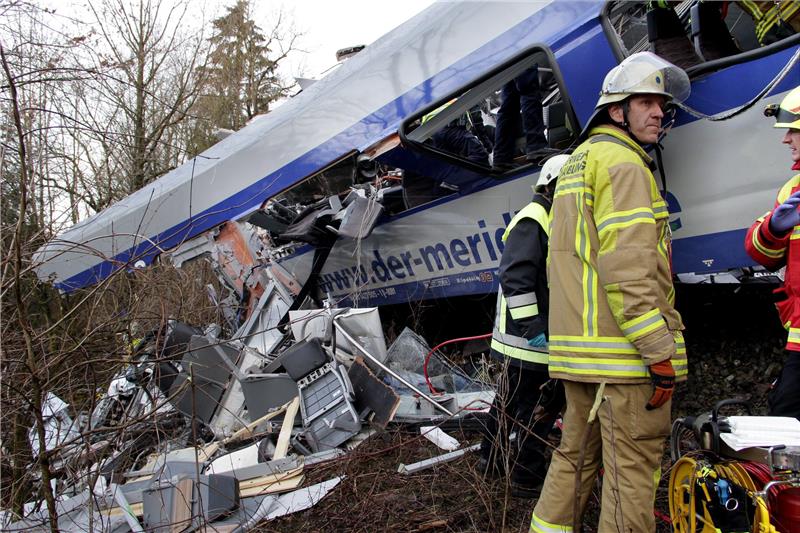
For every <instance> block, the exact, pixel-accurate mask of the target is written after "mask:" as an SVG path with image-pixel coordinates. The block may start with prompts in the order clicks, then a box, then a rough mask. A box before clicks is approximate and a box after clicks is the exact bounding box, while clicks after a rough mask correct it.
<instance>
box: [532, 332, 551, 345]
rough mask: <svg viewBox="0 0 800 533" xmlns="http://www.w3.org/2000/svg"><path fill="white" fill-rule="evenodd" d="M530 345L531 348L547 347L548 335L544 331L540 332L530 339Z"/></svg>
mask: <svg viewBox="0 0 800 533" xmlns="http://www.w3.org/2000/svg"><path fill="white" fill-rule="evenodd" d="M528 346H530V347H531V348H546V347H547V337H546V336H545V334H544V333H539V334H538V335H536V336H535V337H534V338H532V339H528Z"/></svg>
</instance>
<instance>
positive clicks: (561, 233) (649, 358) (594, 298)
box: [531, 52, 690, 533]
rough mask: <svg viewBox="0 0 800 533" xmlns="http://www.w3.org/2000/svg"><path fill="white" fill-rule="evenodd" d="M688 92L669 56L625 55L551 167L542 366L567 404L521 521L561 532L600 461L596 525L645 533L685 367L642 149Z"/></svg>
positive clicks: (664, 226)
mask: <svg viewBox="0 0 800 533" xmlns="http://www.w3.org/2000/svg"><path fill="white" fill-rule="evenodd" d="M689 90H690V86H689V79H688V77H687V76H686V73H684V72H683V70H681V69H680V68H678V67H676V66H674V65H672V64H671V63H668V62H666V61H664V60H663V59H661V58H659V57H658V56H656V55H654V54H651V53H650V52H640V53H638V54H634V55H632V56H630V57H628V58H627V59H626V60H625V61H623V62H622V63H621V64H620V65H618V66H617V67H615V68H614V69H612V70H611V71H610V72H609V73H608V74H607V75H606V78H605V80H604V81H603V87H602V91H601V93H600V98H599V100H598V101H597V105H596V106H595V112H594V114H593V115H592V117H591V118H590V119H589V122H588V123H587V125H586V128H585V129H584V131H583V133H582V138H583V139H585V140H584V142H583V143H582V144H581V145H580V146H579V147H578V148H577V149H576V150H575V152H573V154H572V156H571V157H570V159H569V160H568V161H567V162H566V164H565V165H564V167H563V168H562V171H561V175H560V177H559V181H558V186H557V188H556V193H555V198H554V201H553V208H552V209H553V211H552V226H551V233H550V264H549V267H548V275H549V281H550V309H551V312H550V324H549V326H550V327H549V330H550V346H549V347H550V359H549V371H550V376H551V377H554V378H560V379H561V380H562V381H563V383H564V388H565V393H566V399H567V407H566V411H565V413H564V429H563V433H562V440H561V445H560V446H559V448H558V451H557V452H555V453H554V454H553V459H552V462H551V464H550V469H549V470H548V472H547V478H546V479H545V483H544V487H543V489H542V495H541V498H540V499H539V501H538V503H537V505H536V508H535V509H534V512H533V516H532V519H531V531H535V532H546V533H552V532H571V531H573V528H574V527H575V524H574V523H573V506H574V503H575V502H574V498H575V496H574V495H575V490H576V486H575V485H576V477H577V476H576V468H579V469H580V486H579V501H578V508H579V510H580V513H579V514H581V513H582V512H583V509H584V508H585V505H586V502H587V500H588V498H589V495H590V493H591V487H592V483H593V481H594V478H595V476H596V474H597V471H598V469H599V468H600V465H601V462H602V465H603V467H604V470H605V474H604V478H603V491H602V507H601V509H602V510H601V513H600V524H599V531H600V532H601V533H602V532H611V531H613V532H617V531H619V532H623V531H624V532H626V533H627V532H636V533H641V532H648V531H655V521H654V518H653V504H654V498H655V491H656V487H657V486H658V482H659V479H660V474H661V470H660V465H661V457H662V452H663V446H664V440H665V437H666V436H667V435H668V434H669V430H670V420H671V419H670V407H671V398H672V391H673V388H674V386H675V382H676V381H680V380H683V379H685V378H686V374H687V364H686V348H685V346H684V342H683V337H682V335H681V330H682V329H683V324H682V322H681V317H680V315H679V314H678V312H677V311H676V310H675V307H674V298H675V291H674V288H673V286H672V274H671V266H670V259H671V258H670V253H671V251H670V229H669V218H668V217H669V213H668V212H667V204H666V202H665V201H664V199H663V198H662V197H661V194H660V192H659V190H658V187H657V185H656V181H655V179H654V177H653V173H652V170H653V168H654V165H653V160H652V159H651V158H650V156H648V155H647V152H646V151H645V149H644V148H643V147H644V146H647V145H651V144H654V143H656V142H657V141H658V139H659V135H660V134H661V133H662V129H661V126H662V119H663V117H664V109H665V107H666V106H667V104H668V103H669V102H670V101H682V100H683V99H685V98H686V97H687V96H688V94H689ZM595 402H598V403H599V408H598V409H596V410H594V409H593V405H595ZM590 412H596V417H597V421H596V422H594V421H590V420H589V419H590ZM582 448H583V453H581V449H582ZM579 529H580V528H578V529H576V530H575V531H578V530H579Z"/></svg>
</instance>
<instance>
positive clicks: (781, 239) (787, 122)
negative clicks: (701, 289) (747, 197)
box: [744, 87, 800, 419]
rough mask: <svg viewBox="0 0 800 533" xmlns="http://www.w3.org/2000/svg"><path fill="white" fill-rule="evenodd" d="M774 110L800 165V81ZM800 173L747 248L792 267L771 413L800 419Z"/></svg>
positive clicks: (782, 300)
mask: <svg viewBox="0 0 800 533" xmlns="http://www.w3.org/2000/svg"><path fill="white" fill-rule="evenodd" d="M764 114H765V115H767V116H774V117H775V119H776V122H775V127H776V128H784V129H786V134H785V135H784V136H783V143H784V144H787V145H789V149H790V150H791V156H792V162H793V165H792V170H800V87H796V88H795V89H793V90H792V91H791V92H789V94H787V95H786V97H785V98H784V99H783V101H782V102H781V104H780V106H776V105H775V104H772V105H770V106H768V107H767V108H766V109H765V110H764ZM798 205H800V174H798V175H796V176H795V177H793V178H791V179H790V180H789V181H787V182H786V184H785V185H784V186H783V187H782V188H781V190H780V191H778V198H777V200H776V201H775V207H774V208H773V209H772V211H769V212H767V213H766V214H765V215H764V216H762V217H760V218H758V219H757V220H756V221H755V223H753V225H752V226H750V230H749V231H748V232H747V236H746V237H745V241H744V246H745V249H746V250H747V253H748V254H749V255H750V257H752V258H753V259H755V260H756V261H757V262H759V263H760V264H762V265H763V266H765V267H766V268H768V269H770V270H777V269H779V268H781V267H783V266H785V267H786V274H785V275H784V283H783V285H782V286H781V287H779V288H778V289H776V290H775V291H774V292H775V294H776V296H777V300H778V301H777V303H776V307H777V308H778V314H779V315H780V319H781V323H782V324H783V325H784V326H785V327H786V329H788V330H789V337H788V339H787V342H786V353H787V359H786V364H784V366H783V370H781V375H780V376H779V377H778V379H777V381H776V382H775V383H774V384H773V385H772V389H771V390H770V392H769V396H768V398H767V399H768V404H769V414H770V415H774V416H793V417H796V418H798V419H800V278H799V277H798V276H800V240H798V239H797V238H796V237H795V236H796V235H798V234H800V213H798V211H797V207H798Z"/></svg>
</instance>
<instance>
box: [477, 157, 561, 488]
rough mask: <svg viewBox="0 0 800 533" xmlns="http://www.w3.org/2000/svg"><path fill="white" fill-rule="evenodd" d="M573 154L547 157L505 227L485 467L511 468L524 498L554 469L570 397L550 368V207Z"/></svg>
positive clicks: (515, 485) (483, 452)
mask: <svg viewBox="0 0 800 533" xmlns="http://www.w3.org/2000/svg"><path fill="white" fill-rule="evenodd" d="M567 158H568V156H567V155H563V154H561V155H556V156H554V157H551V158H550V159H548V160H547V161H546V162H545V164H544V165H543V166H542V170H541V172H540V173H539V179H538V180H537V182H536V186H535V187H534V196H533V200H532V201H531V202H530V203H529V204H528V205H527V206H525V207H524V208H523V209H522V210H521V211H520V212H519V213H517V214H516V216H514V218H512V219H511V222H510V223H509V224H508V227H507V228H506V231H505V233H504V234H503V242H504V243H505V247H504V248H503V255H502V257H501V258H500V268H499V273H500V288H499V290H498V292H497V311H496V316H495V322H494V331H493V332H492V344H491V354H492V357H493V358H495V359H498V360H499V361H501V363H502V364H503V372H502V374H501V376H500V379H499V380H498V385H497V395H496V396H495V399H494V403H493V404H492V407H491V410H490V412H489V419H488V421H487V424H486V431H485V435H484V438H483V441H482V442H481V458H480V463H479V468H480V469H481V471H482V472H483V473H484V474H486V475H489V476H491V475H492V474H499V473H502V472H505V471H507V469H506V467H507V466H508V467H510V471H511V491H512V495H514V496H519V497H534V496H537V495H538V494H539V490H540V489H541V486H542V482H543V481H544V476H545V473H546V472H547V463H546V460H545V456H544V450H545V447H546V444H545V439H546V438H547V435H548V433H549V431H550V429H551V428H552V427H553V422H554V420H555V418H556V416H558V412H559V411H560V409H561V405H562V403H563V401H561V400H560V398H563V393H561V394H559V391H560V389H559V386H558V384H556V383H554V382H550V378H549V377H548V375H547V310H548V290H547V267H546V261H547V239H548V233H549V231H550V228H549V221H548V214H549V212H550V205H551V203H552V200H553V192H554V190H555V185H556V180H557V179H558V173H559V172H560V170H561V166H562V165H563V164H564V162H565V161H566V160H567ZM537 408H538V409H537ZM512 427H513V428H514V429H516V431H517V443H516V446H515V448H516V449H517V450H518V452H517V453H516V454H509V453H506V452H507V451H508V449H509V435H510V433H511V430H512Z"/></svg>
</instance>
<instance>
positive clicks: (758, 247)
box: [744, 203, 792, 270]
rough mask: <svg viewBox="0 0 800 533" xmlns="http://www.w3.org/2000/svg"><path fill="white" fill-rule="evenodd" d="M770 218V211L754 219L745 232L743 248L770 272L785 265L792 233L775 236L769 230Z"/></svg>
mask: <svg viewBox="0 0 800 533" xmlns="http://www.w3.org/2000/svg"><path fill="white" fill-rule="evenodd" d="M778 205H780V204H778V203H776V206H775V207H777V206H778ZM773 211H774V209H773ZM771 218H772V211H770V212H768V213H766V214H765V215H764V216H761V217H758V219H756V221H755V222H754V223H753V225H752V226H750V229H749V230H748V231H747V236H746V237H745V239H744V248H745V250H747V254H748V255H749V256H750V257H752V258H753V260H755V261H756V262H758V263H759V264H760V265H762V266H764V267H766V268H768V269H770V270H778V269H779V268H781V267H782V266H784V265H785V264H786V247H787V246H788V245H789V237H790V236H791V234H792V232H791V231H790V232H787V233H786V235H782V236H779V235H775V234H774V233H772V232H771V231H770V229H769V221H770V219H771Z"/></svg>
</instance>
